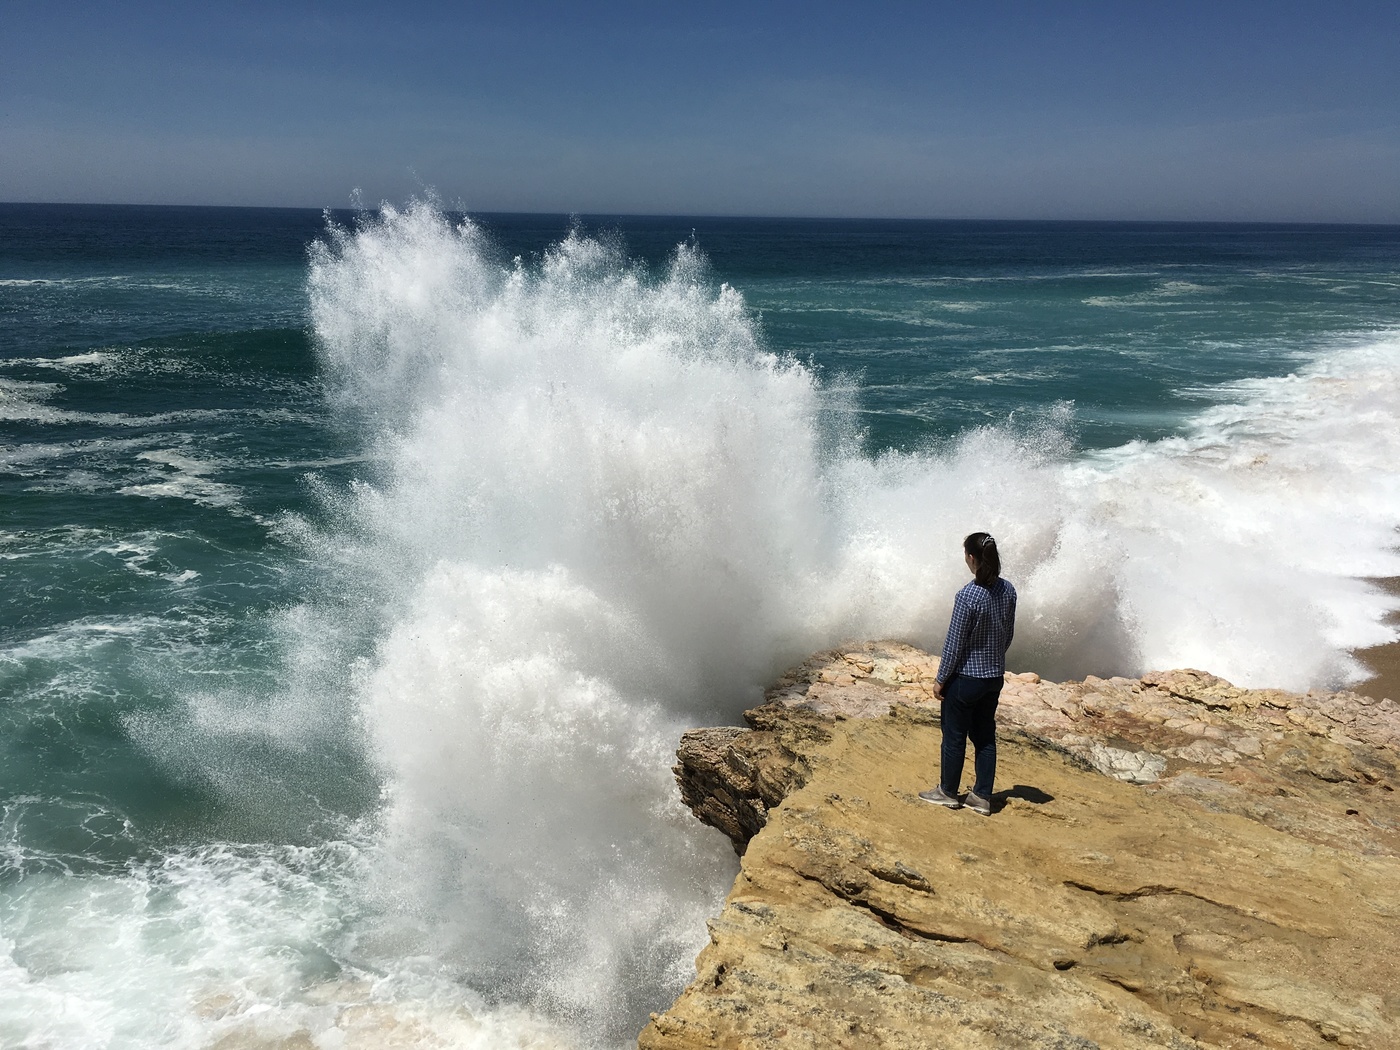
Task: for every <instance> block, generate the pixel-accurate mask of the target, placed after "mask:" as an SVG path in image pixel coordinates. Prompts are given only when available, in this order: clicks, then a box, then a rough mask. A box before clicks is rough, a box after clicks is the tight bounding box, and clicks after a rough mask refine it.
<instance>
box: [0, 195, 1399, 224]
mask: <svg viewBox="0 0 1400 1050" xmlns="http://www.w3.org/2000/svg"><path fill="white" fill-rule="evenodd" d="M390 203H392V202H389V201H381V202H380V203H379V204H378V205H376V206H375V207H373V208H356V207H354V206H345V207H331V206H329V205H321V206H317V205H302V204H152V203H150V202H141V203H131V202H120V201H0V208H5V207H31V208H153V209H154V208H169V209H176V208H186V209H201V208H202V209H208V210H211V211H214V210H220V211H307V212H318V213H321V214H324V213H325V212H327V211H330V212H375V211H378V210H379V208H380V207H382V206H383V205H384V204H390ZM428 203H432V204H434V206H435V207H437V208H439V210H441V211H443V212H444V213H446V214H449V215H467V216H471V215H531V216H542V217H543V216H549V217H558V216H565V217H594V216H596V217H600V218H609V219H746V220H762V221H769V222H946V223H958V222H967V223H972V222H977V223H993V222H1002V223H1046V224H1051V223H1063V224H1070V223H1077V224H1086V223H1104V224H1109V223H1111V224H1117V225H1127V224H1136V225H1143V226H1148V225H1153V226H1359V227H1381V228H1400V222H1382V221H1370V222H1366V221H1358V220H1337V219H1142V218H1137V219H1105V218H1064V217H1060V218H1053V219H1049V218H1034V217H1014V218H1008V217H1005V216H1000V217H997V216H960V217H955V216H938V215H756V214H742V213H725V212H659V211H658V212H627V211H578V210H575V211H548V210H531V211H517V210H503V209H490V208H472V209H468V208H457V207H444V206H443V205H442V203H441V202H440V201H438V202H434V201H431V200H429V201H428ZM395 207H402V205H395Z"/></svg>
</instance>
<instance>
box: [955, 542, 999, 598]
mask: <svg viewBox="0 0 1400 1050" xmlns="http://www.w3.org/2000/svg"><path fill="white" fill-rule="evenodd" d="M963 551H964V552H966V553H967V554H970V555H972V560H973V561H974V562H976V564H977V575H976V580H977V582H978V584H979V585H981V586H983V587H990V586H991V585H992V584H994V583H996V582H997V580H998V579H1000V578H1001V555H1000V554H998V553H997V541H996V540H994V539H992V536H991V533H989V532H974V533H973V534H972V535H970V536H968V538H967V539H965V540H963Z"/></svg>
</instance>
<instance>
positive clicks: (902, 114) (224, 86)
mask: <svg viewBox="0 0 1400 1050" xmlns="http://www.w3.org/2000/svg"><path fill="white" fill-rule="evenodd" d="M214 6H215V5H212V4H203V5H201V4H190V3H188V2H184V3H178V4H176V3H153V2H141V0H128V2H126V3H62V4H40V3H21V2H18V0H0V25H3V30H2V31H0V200H11V201H26V200H27V201H92V202H127V203H184V204H251V205H297V206H314V207H323V206H332V207H339V206H344V205H346V204H347V203H349V201H350V199H351V194H352V192H353V191H354V190H356V189H359V190H360V191H361V192H362V194H363V197H364V199H365V201H366V202H367V203H371V204H373V203H376V202H377V201H379V200H381V199H388V200H394V201H399V200H403V199H404V198H406V197H407V196H409V195H412V194H415V193H421V192H422V191H423V190H424V189H425V188H427V187H431V188H433V189H434V190H435V191H436V192H437V193H438V194H439V195H440V196H441V197H442V198H443V199H444V200H445V201H447V202H448V203H449V204H454V205H455V204H461V205H463V206H466V207H468V208H470V209H472V210H480V211H494V210H499V211H549V212H579V213H585V214H586V213H600V212H601V213H669V214H696V215H698V214H710V215H713V214H726V215H811V216H821V215H839V216H911V217H914V216H928V217H950V218H1051V219H1054V218H1119V219H1220V220H1231V219H1239V220H1303V221H1340V222H1391V223H1395V222H1400V4H1397V3H1395V2H1394V0H1390V2H1387V3H1372V2H1369V0H1334V2H1332V3H1328V4H1323V3H1289V2H1287V0H1275V2H1269V3H1243V2H1241V3H1231V2H1229V0H1219V2H1216V3H1190V2H1177V3H1171V4H1166V3H1152V4H1149V3H1133V2H1130V0H1119V2H1116V3H1087V2H1086V3H1078V2H1068V0H1067V2H1059V3H1057V2H1052V0H1045V2H1041V3H1029V2H1024V3H998V2H986V3H975V4H974V3H966V2H963V3H956V4H951V3H938V2H927V3H922V4H913V3H864V4H845V3H843V4H836V3H816V2H813V3H760V2H758V0H752V2H749V3H743V4H739V3H726V2H715V3H708V4H689V5H681V4H667V3H664V2H652V3H609V2H606V0H596V2H594V3H535V4H530V3H517V4H510V5H507V4H497V3H461V4H433V3H412V2H406V3H398V4H394V5H388V4H364V3H340V4H298V3H295V2H287V3H279V4H265V3H261V2H246V3H239V4H225V5H219V8H218V9H217V10H215V9H214Z"/></svg>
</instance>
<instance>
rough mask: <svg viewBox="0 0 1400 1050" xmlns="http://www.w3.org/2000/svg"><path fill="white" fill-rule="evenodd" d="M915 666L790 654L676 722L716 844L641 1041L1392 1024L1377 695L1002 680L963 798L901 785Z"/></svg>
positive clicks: (931, 663)
mask: <svg viewBox="0 0 1400 1050" xmlns="http://www.w3.org/2000/svg"><path fill="white" fill-rule="evenodd" d="M936 667H937V662H936V660H934V659H933V658H932V657H930V656H928V654H925V653H921V652H919V651H918V650H914V649H910V648H909V647H907V646H902V645H899V644H897V643H879V644H875V645H869V646H862V647H858V648H856V647H852V648H848V649H844V650H840V651H832V652H828V653H823V654H818V655H817V656H816V657H813V658H812V659H811V660H809V661H807V662H806V663H805V664H803V665H802V666H801V667H799V668H797V669H795V670H794V671H792V672H790V673H789V674H787V675H785V676H784V677H783V679H782V680H780V681H779V683H777V684H776V685H775V686H774V688H773V689H772V690H770V692H769V694H768V698H767V699H768V702H767V703H766V704H765V705H764V706H763V707H761V708H758V709H756V710H755V711H753V712H750V716H749V722H750V725H751V727H752V728H750V729H736V728H730V729H727V730H723V731H713V730H704V731H699V732H698V733H695V734H687V737H686V741H687V742H686V744H683V746H682V750H681V753H680V762H679V765H678V766H677V776H678V779H679V780H680V782H681V785H682V791H683V794H684V795H685V797H686V799H687V802H688V804H690V805H691V807H692V809H694V810H695V811H696V813H697V815H698V816H700V818H701V819H702V820H706V821H707V822H709V823H712V824H715V825H716V826H718V827H721V828H723V829H724V830H725V831H726V834H729V835H730V837H731V839H733V840H734V842H735V846H736V849H739V850H740V851H741V852H742V853H743V859H742V861H741V868H740V873H739V876H738V878H737V879H736V881H735V884H734V888H733V890H732V892H731V893H730V896H729V898H728V900H727V902H726V904H725V907H724V910H723V912H722V914H721V915H720V917H719V918H718V919H716V920H714V921H713V923H712V924H711V931H710V932H711V943H710V945H709V946H708V947H707V948H706V949H705V950H704V951H703V952H702V953H701V955H700V957H699V959H698V960H697V970H698V977H697V979H696V981H695V982H694V983H693V984H692V985H691V986H690V987H689V988H688V989H687V990H686V991H685V993H684V994H683V995H682V996H681V998H680V999H679V1000H678V1001H677V1002H676V1004H675V1005H674V1006H673V1007H672V1008H671V1009H670V1010H668V1011H666V1012H665V1013H663V1014H659V1015H656V1017H655V1018H654V1019H653V1021H652V1023H651V1024H650V1025H648V1026H647V1028H646V1030H645V1031H644V1032H643V1033H642V1036H641V1040H640V1045H641V1047H643V1048H644V1050H662V1048H667V1050H683V1048H684V1050H692V1048H700V1047H707V1048H710V1047H716V1048H717V1047H735V1048H738V1047H744V1048H763V1047H774V1048H776V1047H814V1048H817V1047H820V1048H826V1047H852V1048H855V1047H862V1048H864V1047H891V1048H903V1047H910V1048H913V1047H919V1048H927V1047H1012V1046H1022V1047H1076V1048H1090V1047H1095V1046H1097V1047H1103V1048H1105V1050H1108V1048H1118V1047H1123V1048H1130V1047H1182V1048H1185V1047H1250V1048H1258V1047H1321V1046H1325V1045H1329V1044H1332V1045H1352V1046H1365V1047H1378V1048H1385V1047H1400V800H1397V796H1396V788H1397V787H1398V786H1400V776H1397V759H1400V755H1398V754H1397V744H1398V743H1400V709H1397V707H1396V705H1395V704H1393V703H1391V702H1390V701H1373V700H1370V699H1369V698H1362V697H1356V696H1355V695H1354V694H1348V693H1332V694H1305V695H1301V696H1300V695H1296V694H1288V693H1281V692H1278V691H1275V690H1245V689H1239V688H1237V687H1235V686H1233V685H1231V684H1230V683H1228V682H1224V681H1222V680H1221V679H1218V678H1215V677H1213V676H1211V675H1207V674H1204V673H1203V672H1199V671H1191V670H1186V671H1171V672H1163V673H1159V674H1153V675H1147V676H1144V677H1143V678H1142V679H1140V680H1138V679H1123V678H1114V679H1097V678H1089V679H1086V680H1085V681H1084V682H1081V683H1063V684H1060V683H1051V682H1042V681H1040V680H1039V679H1038V678H1037V677H1036V676H1034V675H1009V676H1008V679H1007V685H1006V688H1005V690H1004V692H1003V701H1002V705H1001V710H1000V712H999V720H1000V723H1001V727H1002V728H1001V734H1000V758H1001V761H1000V770H999V775H998V784H999V787H1000V790H999V791H998V793H997V799H996V805H997V809H998V812H997V813H996V814H995V815H994V816H993V817H992V818H990V819H987V818H982V817H979V816H977V815H975V814H973V813H971V812H970V811H967V810H962V811H950V810H945V809H942V808H939V807H935V806H930V805H927V804H925V803H923V802H920V801H919V800H918V798H917V792H918V791H919V790H920V789H921V788H923V787H926V786H928V785H929V784H930V783H932V782H933V779H934V777H935V776H936V770H937V764H938V759H937V754H938V740H939V735H938V728H937V717H936V704H935V703H934V702H933V701H932V696H931V692H930V686H931V683H932V677H933V674H934V673H935V672H936ZM1104 774H1107V775H1104ZM1130 781H1132V782H1130Z"/></svg>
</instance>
